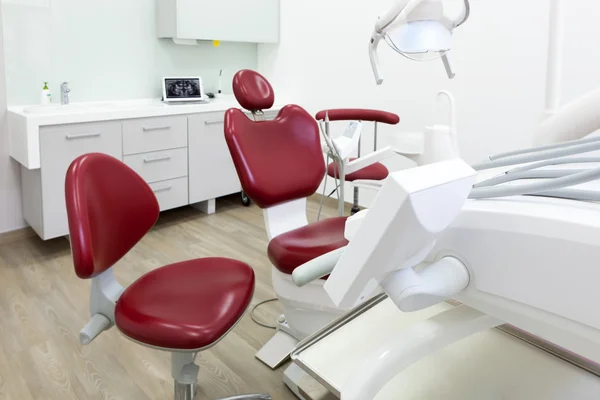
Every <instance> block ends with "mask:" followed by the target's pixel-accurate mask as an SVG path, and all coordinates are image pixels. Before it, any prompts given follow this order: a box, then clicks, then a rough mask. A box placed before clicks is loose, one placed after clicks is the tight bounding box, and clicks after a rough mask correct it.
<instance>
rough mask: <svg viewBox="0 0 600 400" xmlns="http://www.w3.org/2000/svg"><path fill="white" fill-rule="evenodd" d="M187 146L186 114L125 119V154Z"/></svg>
mask: <svg viewBox="0 0 600 400" xmlns="http://www.w3.org/2000/svg"><path fill="white" fill-rule="evenodd" d="M181 147H187V118H186V117H185V116H179V115H178V116H173V117H161V118H144V119H135V120H128V121H123V154H125V155H128V154H137V153H147V152H150V151H158V150H168V149H176V148H181Z"/></svg>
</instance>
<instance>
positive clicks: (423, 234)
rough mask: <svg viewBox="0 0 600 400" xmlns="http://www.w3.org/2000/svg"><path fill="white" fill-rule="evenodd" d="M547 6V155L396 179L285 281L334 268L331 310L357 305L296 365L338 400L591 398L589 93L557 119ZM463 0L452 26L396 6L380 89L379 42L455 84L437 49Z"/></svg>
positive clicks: (418, 7) (383, 33)
mask: <svg viewBox="0 0 600 400" xmlns="http://www.w3.org/2000/svg"><path fill="white" fill-rule="evenodd" d="M551 1H552V8H551V15H550V18H551V29H550V31H551V37H550V41H549V42H550V45H549V54H548V57H549V61H548V82H547V85H548V87H547V99H546V100H547V104H546V110H545V113H544V115H545V117H546V118H545V119H544V121H543V122H542V123H541V124H540V127H539V129H538V130H537V131H536V132H535V133H534V142H535V143H536V144H538V145H544V146H542V147H538V148H535V149H529V150H523V151H515V152H511V153H505V154H501V155H497V156H493V157H490V160H489V161H485V162H482V163H480V164H478V165H474V166H469V165H467V164H466V163H464V162H463V161H462V160H459V159H454V160H449V161H443V162H439V163H436V164H431V165H426V166H423V167H420V168H414V169H410V170H405V171H400V172H396V173H394V174H391V175H390V177H389V178H388V179H387V180H386V181H385V182H384V184H383V185H382V188H381V190H380V192H379V194H378V196H377V198H376V200H375V202H374V203H373V205H372V207H371V209H370V210H368V211H363V212H361V213H359V214H357V215H355V216H353V217H351V218H350V219H349V221H348V223H347V225H346V238H347V239H349V240H350V244H349V245H348V246H347V247H346V248H345V249H341V250H337V251H335V252H332V253H330V254H327V255H325V256H322V257H320V258H319V259H315V260H313V261H311V262H309V263H307V264H305V265H304V266H302V267H300V268H298V269H296V270H295V271H294V281H295V282H296V283H297V284H299V285H304V284H306V283H307V282H310V281H311V280H313V279H316V278H318V277H320V276H323V275H326V274H328V273H331V276H330V277H329V278H328V280H327V282H326V284H325V290H326V291H327V293H328V294H329V296H330V297H331V298H332V300H333V301H334V303H335V304H336V305H337V306H340V307H352V306H356V308H355V309H354V310H353V311H352V312H350V313H349V314H347V315H346V316H344V317H342V318H340V319H338V320H336V321H334V322H333V323H332V324H330V325H328V326H327V327H325V328H323V329H322V330H320V331H319V332H317V333H316V334H314V335H312V336H311V337H309V338H307V339H306V340H304V341H303V342H302V343H300V345H299V346H298V347H297V348H296V350H295V351H294V353H293V356H292V357H293V359H294V360H295V362H296V363H297V364H298V365H299V366H301V367H302V368H303V369H304V370H305V371H307V372H308V373H309V374H310V375H312V376H313V377H315V378H316V379H317V380H319V381H320V382H321V383H322V384H323V385H324V386H325V387H327V388H328V389H329V390H330V391H332V392H333V393H335V394H336V395H340V396H341V398H342V399H343V400H367V399H378V400H384V399H386V400H387V399H438V398H444V399H527V400H532V399H536V400H537V399H540V400H541V399H544V400H546V399H553V400H554V399H556V400H562V399H596V398H600V379H598V378H597V377H596V375H598V374H599V373H600V366H599V365H598V363H600V314H598V313H597V312H596V308H597V307H596V306H597V304H600V291H598V289H597V288H598V282H599V281H600V270H599V269H598V266H597V265H596V264H597V260H599V259H600V205H599V204H598V201H600V184H599V183H598V179H599V178H600V157H598V156H597V155H596V156H595V154H594V152H598V151H599V150H600V138H593V137H592V138H585V136H587V135H589V134H591V133H593V132H595V131H596V130H597V129H600V120H599V119H598V118H597V116H596V115H597V112H595V111H593V110H597V109H598V105H599V103H600V91H595V92H592V93H591V94H588V95H586V96H584V97H582V98H581V99H580V100H577V101H575V102H573V103H572V104H570V105H567V106H565V107H563V108H562V109H559V108H558V94H557V93H558V90H557V87H558V83H559V79H558V76H559V70H560V68H559V61H558V59H559V50H560V37H561V34H562V32H561V29H562V25H561V21H560V5H561V4H560V0H551ZM465 5H466V6H465V9H464V13H463V15H461V16H460V17H459V19H458V21H459V22H455V21H454V22H453V21H449V20H448V19H447V18H446V17H444V14H443V8H442V1H441V0H399V1H397V2H396V5H395V6H394V7H393V8H392V9H391V10H390V11H389V12H388V13H386V14H385V15H384V16H383V17H382V18H381V19H380V20H379V21H378V22H377V24H376V29H375V33H374V35H373V38H372V39H371V47H370V51H371V52H370V55H371V61H372V65H373V69H374V72H375V76H376V80H377V83H379V84H380V83H381V82H382V78H381V75H380V73H379V65H378V60H377V55H376V51H377V45H378V44H379V42H380V40H381V39H382V38H383V39H385V40H386V41H387V42H388V44H390V46H391V47H392V48H394V49H395V50H397V51H398V52H400V53H401V54H403V55H407V54H412V56H409V58H412V59H421V60H423V59H434V58H439V57H441V58H442V60H443V62H444V66H445V68H446V71H447V73H448V76H449V77H450V78H451V77H453V75H454V74H453V72H452V70H451V67H450V63H449V61H448V58H447V51H448V50H450V46H451V33H452V30H453V29H454V28H455V27H456V26H458V25H460V24H461V23H462V22H464V21H465V20H466V18H467V17H468V14H469V6H468V2H466V1H465ZM423 32H427V34H423ZM411 46H412V47H411ZM568 140H571V142H566V141H568ZM382 292H384V293H382ZM378 293H379V294H378ZM374 295H375V297H373V296H374ZM507 324H508V325H507ZM496 327H499V328H500V329H491V328H496ZM367 338H368V340H366V339H367ZM526 342H529V343H530V344H533V346H532V345H530V344H526ZM534 346H535V347H534ZM539 348H542V349H544V350H546V351H540V350H539ZM550 353H552V354H553V355H551V354H550ZM555 356H558V357H555ZM331 360H335V361H331ZM575 365H576V366H575ZM590 372H591V373H590Z"/></svg>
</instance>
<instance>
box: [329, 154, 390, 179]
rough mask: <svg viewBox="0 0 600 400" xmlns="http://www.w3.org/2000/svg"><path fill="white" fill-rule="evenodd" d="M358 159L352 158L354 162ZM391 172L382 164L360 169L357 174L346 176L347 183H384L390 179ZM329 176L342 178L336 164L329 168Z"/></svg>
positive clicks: (330, 165)
mask: <svg viewBox="0 0 600 400" xmlns="http://www.w3.org/2000/svg"><path fill="white" fill-rule="evenodd" d="M354 160H356V158H350V161H354ZM389 174H390V173H389V171H388V169H387V167H386V166H385V165H383V164H381V163H375V164H371V165H369V166H368V167H365V168H362V169H359V170H358V171H356V172H353V173H351V174H348V175H346V177H345V178H346V181H348V182H354V181H358V180H370V181H382V180H384V179H385V178H387V177H388V175H389ZM327 175H329V176H331V177H332V178H333V177H337V178H338V179H339V178H340V173H339V171H338V167H337V164H336V163H334V162H333V163H331V164H329V165H328V166H327Z"/></svg>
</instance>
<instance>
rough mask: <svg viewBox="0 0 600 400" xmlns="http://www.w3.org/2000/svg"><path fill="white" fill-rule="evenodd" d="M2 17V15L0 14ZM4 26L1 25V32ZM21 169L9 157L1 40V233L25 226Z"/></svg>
mask: <svg viewBox="0 0 600 400" xmlns="http://www.w3.org/2000/svg"><path fill="white" fill-rule="evenodd" d="M0 15H1V14H0ZM1 31H2V25H1V23H0V32H1ZM19 181H20V175H19V168H18V165H17V163H16V162H15V161H13V160H12V159H11V158H10V157H8V123H7V119H6V85H5V81H4V49H3V46H2V41H1V40H0V233H2V232H6V231H10V230H13V229H18V228H21V227H23V226H24V222H23V218H22V217H21V193H20V183H19Z"/></svg>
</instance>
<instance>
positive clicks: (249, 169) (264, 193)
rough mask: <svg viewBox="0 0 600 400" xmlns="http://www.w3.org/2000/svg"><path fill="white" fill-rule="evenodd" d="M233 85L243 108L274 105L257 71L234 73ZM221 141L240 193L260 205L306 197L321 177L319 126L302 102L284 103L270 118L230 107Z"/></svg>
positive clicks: (314, 188)
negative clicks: (257, 118) (253, 117)
mask: <svg viewBox="0 0 600 400" xmlns="http://www.w3.org/2000/svg"><path fill="white" fill-rule="evenodd" d="M233 89H234V93H235V95H236V98H237V100H238V102H239V103H240V105H242V106H243V107H244V108H246V109H247V110H250V111H252V112H257V111H262V110H264V109H266V108H270V107H272V106H273V102H274V93H273V88H272V87H271V85H270V84H269V82H268V81H267V80H266V79H265V78H264V77H263V76H262V75H260V74H258V73H257V72H254V71H250V70H244V71H240V72H238V73H237V74H236V76H235V78H234V86H233ZM225 139H226V141H227V145H228V147H229V151H230V153H231V157H232V159H233V163H234V165H235V168H236V170H237V173H238V176H239V178H240V182H241V184H242V188H243V190H244V192H245V193H246V195H248V197H249V198H250V199H252V200H253V201H254V202H255V203H256V204H257V205H258V206H259V207H261V208H268V207H272V206H275V205H278V204H282V203H285V202H288V201H292V200H297V199H301V198H304V197H308V196H310V195H312V194H314V193H315V191H316V190H317V189H318V187H319V184H320V183H321V181H322V179H323V177H324V176H325V162H324V159H323V152H322V149H321V138H320V135H319V127H318V126H317V123H316V121H315V120H314V118H312V116H311V115H310V114H308V113H307V112H306V111H305V110H304V109H303V108H302V107H300V106H297V105H289V106H285V107H284V108H282V109H281V111H280V112H279V114H278V115H277V117H276V118H275V119H274V120H270V121H252V120H251V119H249V118H248V117H247V116H246V115H245V114H244V113H243V112H242V111H241V110H238V109H230V110H228V111H227V113H226V114H225Z"/></svg>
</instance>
